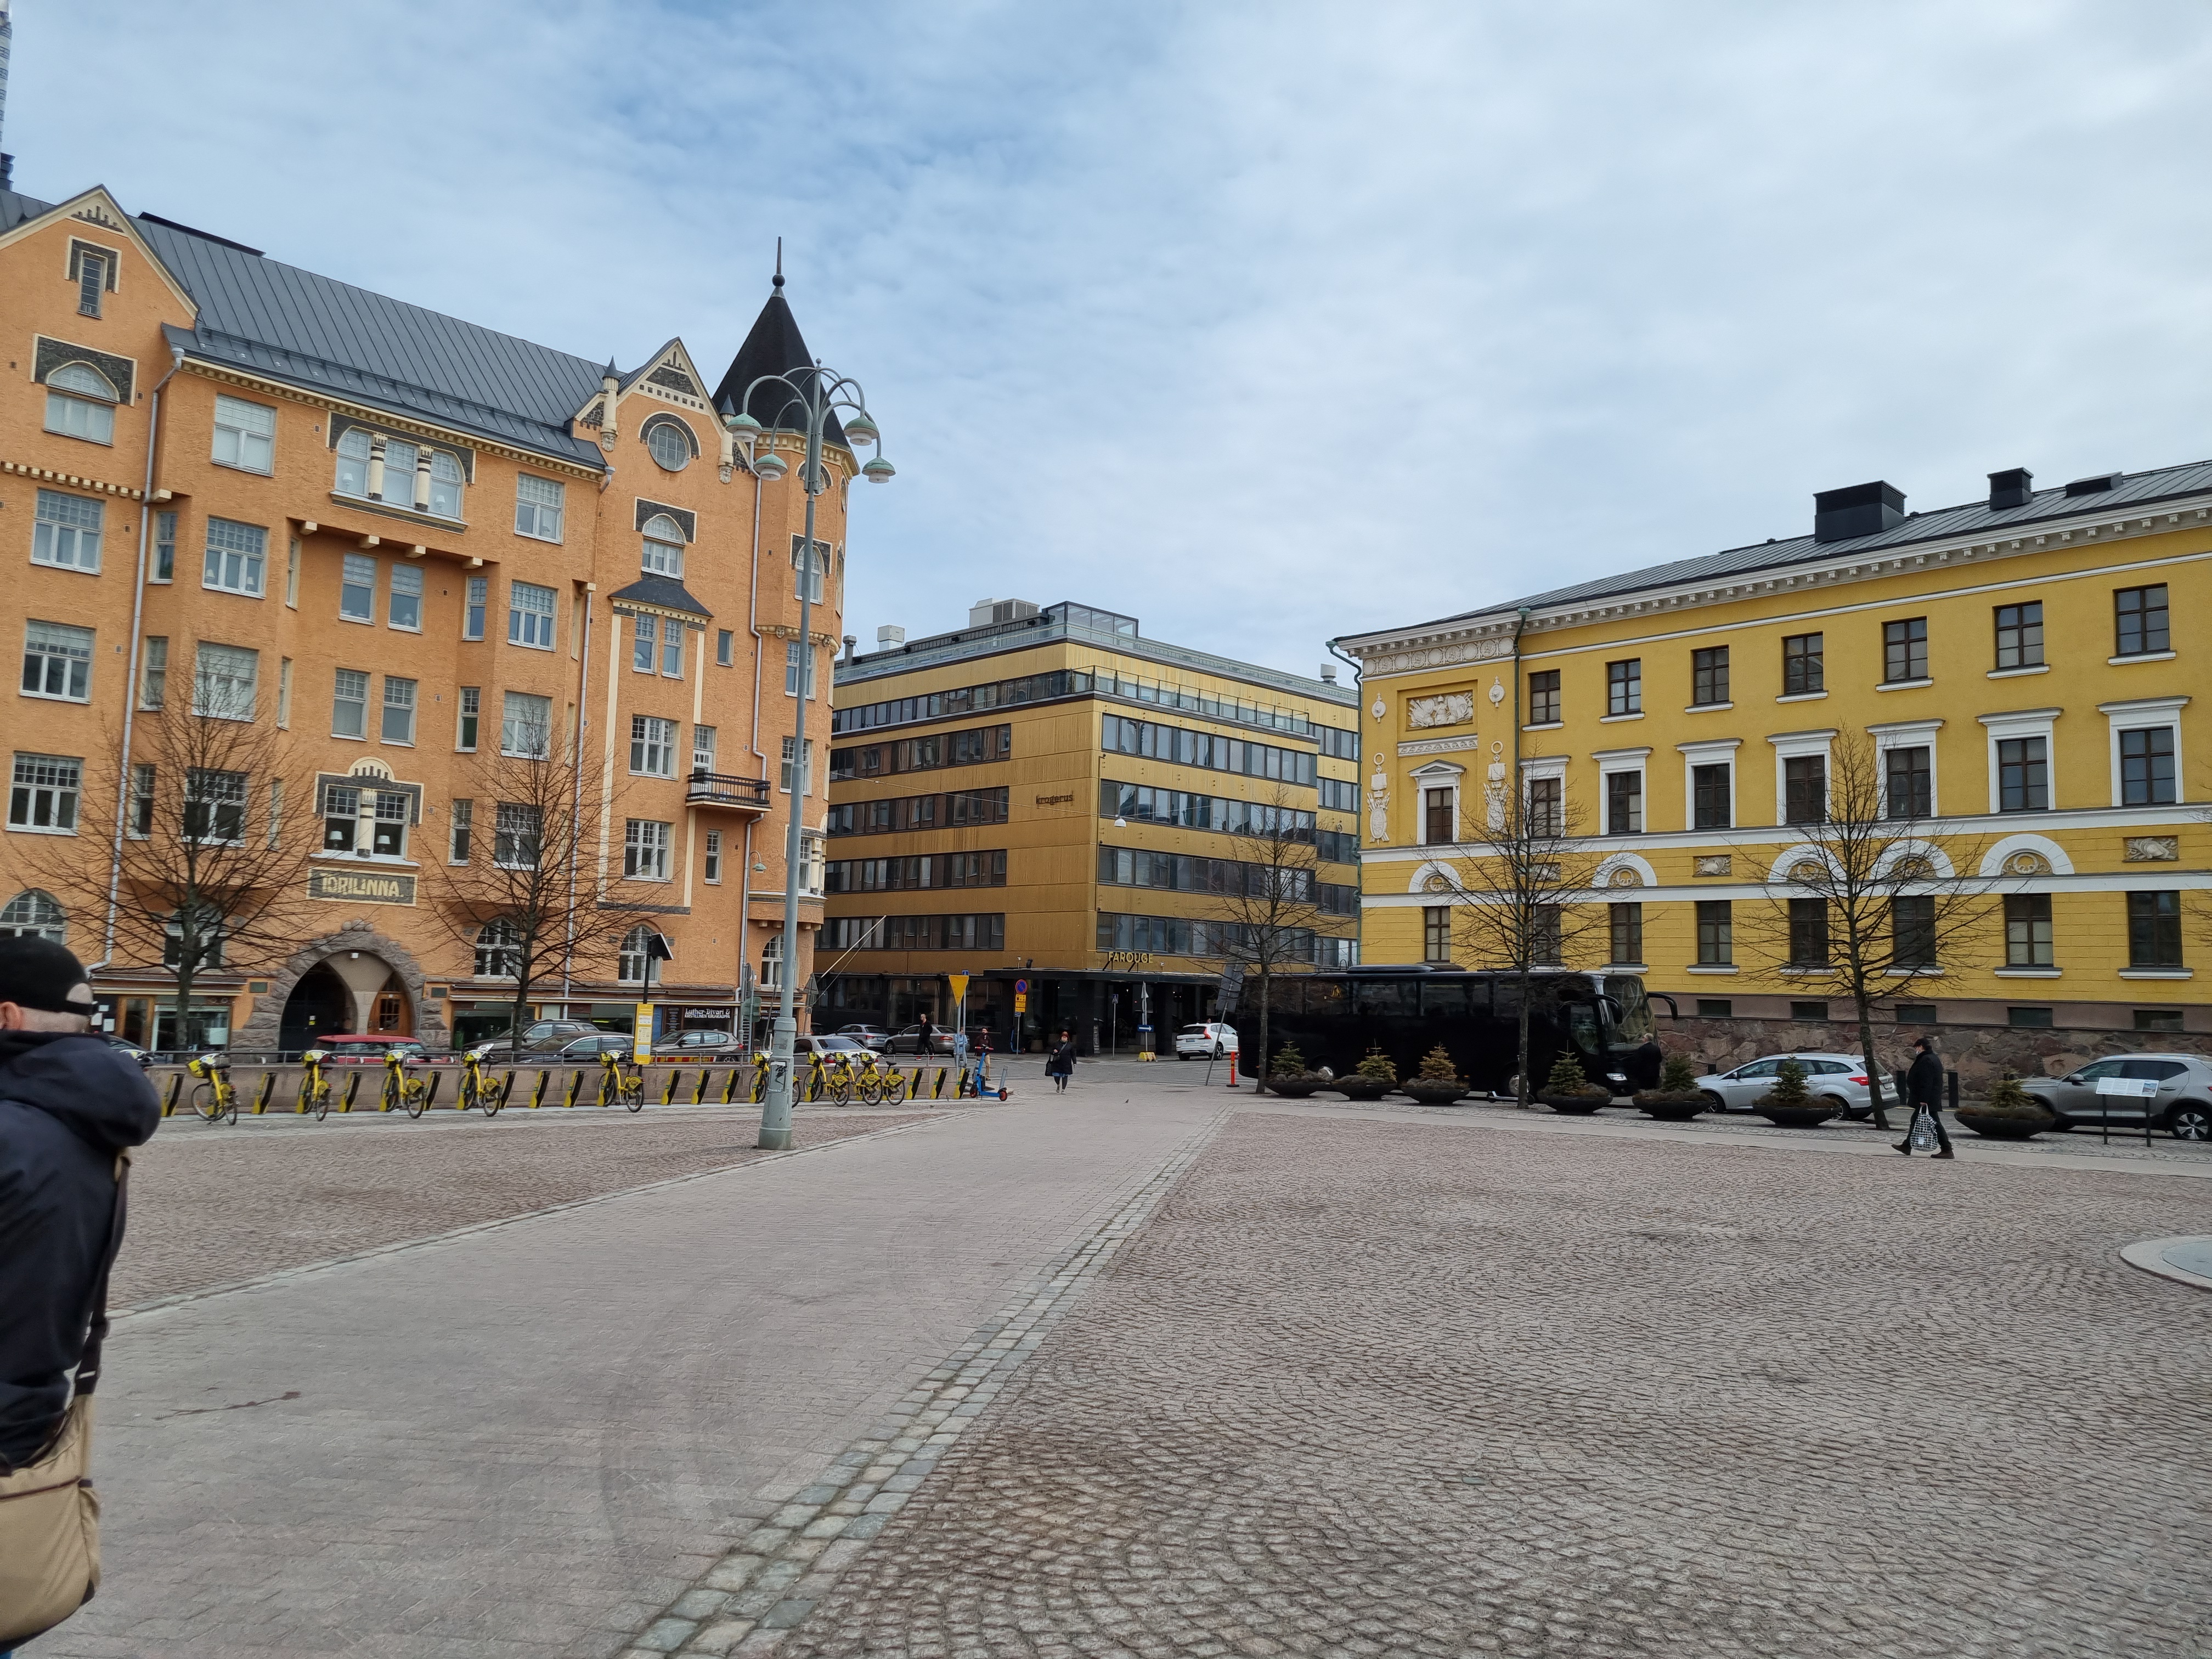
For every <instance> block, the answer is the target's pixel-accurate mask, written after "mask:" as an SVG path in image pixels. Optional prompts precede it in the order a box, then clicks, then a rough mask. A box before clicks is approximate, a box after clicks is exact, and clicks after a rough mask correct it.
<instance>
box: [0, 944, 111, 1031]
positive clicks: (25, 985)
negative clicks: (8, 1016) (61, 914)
mask: <svg viewBox="0 0 2212 1659" xmlns="http://www.w3.org/2000/svg"><path fill="white" fill-rule="evenodd" d="M0 1002H12V1003H15V1005H17V1006H19V1007H23V1008H37V1009H40V1010H42V1011H43V1012H46V1013H50V1014H86V1015H92V1014H96V1013H98V1012H100V1005H99V1004H97V1003H96V1002H94V1000H93V999H92V986H91V983H90V981H88V980H87V979H86V977H85V972H84V964H83V963H81V962H79V961H78V960H77V959H76V956H75V954H74V953H72V952H71V951H69V950H67V949H65V948H64V947H63V946H61V945H57V944H55V943H54V942H53V940H52V939H39V938H35V937H33V936H32V935H30V934H27V933H17V934H15V935H13V936H11V937H7V938H0Z"/></svg>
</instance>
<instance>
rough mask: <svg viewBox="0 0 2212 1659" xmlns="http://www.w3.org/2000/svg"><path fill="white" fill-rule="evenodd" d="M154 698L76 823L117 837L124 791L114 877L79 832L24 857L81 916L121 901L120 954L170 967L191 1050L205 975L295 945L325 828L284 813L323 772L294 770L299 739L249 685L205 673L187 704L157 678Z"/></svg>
mask: <svg viewBox="0 0 2212 1659" xmlns="http://www.w3.org/2000/svg"><path fill="white" fill-rule="evenodd" d="M164 689H166V688H164ZM146 695H147V699H148V701H152V702H160V703H161V704H163V705H165V706H162V707H158V708H152V709H145V708H143V707H142V710H141V712H140V713H139V714H137V718H136V720H135V723H134V730H133V732H132V741H131V762H130V764H129V766H128V767H127V769H125V773H124V775H121V776H119V777H112V778H110V779H109V780H107V781H106V783H105V784H104V785H103V786H101V787H96V788H94V789H93V790H89V791H88V792H87V799H86V801H85V807H86V810H85V811H83V812H82V815H81V819H80V822H81V823H82V825H83V826H84V827H85V828H87V829H89V828H91V827H92V826H94V825H98V826H99V827H100V829H102V830H106V831H109V832H111V833H112V827H113V825H114V823H115V821H116V820H115V811H116V806H117V805H118V793H119V794H120V797H121V801H120V805H122V808H123V814H124V818H123V838H122V842H121V855H120V859H119V860H118V866H117V867H116V869H115V871H114V874H113V877H112V880H111V873H110V860H108V859H106V858H87V857H85V856H84V848H83V843H82V842H76V841H64V840H61V839H58V838H57V839H55V840H53V841H41V842H36V843H35V844H34V845H33V848H32V849H31V851H30V852H29V854H28V856H27V860H26V862H27V864H28V865H29V866H30V867H31V868H32V870H33V872H35V873H36V878H37V879H38V881H39V882H40V885H42V886H44V887H46V889H47V890H50V891H52V892H54V893H56V894H57V895H58V896H64V898H63V902H64V904H65V906H66V907H67V908H70V910H72V911H74V912H76V913H77V914H79V915H105V913H106V908H107V906H108V904H109V902H111V900H112V902H113V903H114V906H115V942H116V952H117V954H118V955H119V956H121V957H123V958H124V959H125V961H127V962H133V963H138V964H141V965H144V966H149V967H150V966H152V965H153V964H155V963H161V964H162V965H163V966H164V967H166V968H167V969H168V970H169V972H170V973H171V974H172V975H173V981H174V985H175V991H174V1001H175V1010H176V1040H177V1042H179V1044H182V1045H186V1046H190V1045H191V1043H192V1041H193V1039H192V1035H191V1027H190V1010H191V1000H192V988H193V987H194V985H195V984H196V983H197V981H198V979H199V977H200V975H202V974H203V973H204V972H205V971H207V970H209V969H230V970H233V971H236V972H246V973H252V972H254V971H256V970H257V969H265V968H268V967H271V966H273V965H274V964H276V963H279V962H281V961H283V958H285V957H288V956H289V955H290V954H291V953H292V952H293V951H295V950H297V949H298V948H299V942H300V935H301V927H302V924H303V919H304V915H305V912H306V911H307V908H308V901H307V871H308V860H309V858H310V857H311V856H312V854H313V852H314V850H315V846H316V837H315V836H314V834H313V819H312V817H302V818H301V822H300V823H296V824H295V823H292V822H289V821H288V818H287V814H288V813H295V814H301V813H304V811H305V809H306V807H307V805H308V804H309V803H310V802H311V800H312V797H313V776H312V774H304V773H303V774H301V775H298V776H289V775H287V768H288V764H289V746H290V745H289V738H287V736H286V734H285V733H283V732H281V731H279V730H278V729H277V728H276V724H275V723H274V722H273V721H267V720H255V719H254V708H253V702H252V688H251V686H250V685H240V684H237V683H236V682H234V681H232V680H230V679H228V678H222V677H221V676H216V675H207V674H203V675H199V676H197V678H195V681H194V684H193V694H192V696H191V702H190V703H189V704H188V705H186V704H184V703H183V702H182V700H180V699H179V698H177V697H174V696H161V695H159V694H158V693H157V692H155V690H153V686H152V683H149V687H148V688H146Z"/></svg>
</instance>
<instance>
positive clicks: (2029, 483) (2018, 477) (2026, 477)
mask: <svg viewBox="0 0 2212 1659" xmlns="http://www.w3.org/2000/svg"><path fill="white" fill-rule="evenodd" d="M2034 494H2035V474H2033V472H2030V471H2028V470H2027V468H2026V467H2024V466H2008V467H2007V468H2006V469H2005V470H2004V471H2002V472H1992V473H1990V512H1992V513H2002V512H2003V511H2004V510H2005V509H2006V508H2007V507H2026V506H2027V503H2028V499H2029V497H2031V496H2033V495H2034Z"/></svg>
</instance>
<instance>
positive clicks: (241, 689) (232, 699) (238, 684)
mask: <svg viewBox="0 0 2212 1659" xmlns="http://www.w3.org/2000/svg"><path fill="white" fill-rule="evenodd" d="M260 679H261V653H259V652H258V651H252V650H248V649H246V647H242V646H235V645H201V646H200V647H198V648H197V650H196V651H195V652H194V653H192V713H194V714H206V715H210V716H211V717H213V718H214V719H216V720H252V718H253V703H254V695H255V692H256V690H257V689H258V686H259V684H260Z"/></svg>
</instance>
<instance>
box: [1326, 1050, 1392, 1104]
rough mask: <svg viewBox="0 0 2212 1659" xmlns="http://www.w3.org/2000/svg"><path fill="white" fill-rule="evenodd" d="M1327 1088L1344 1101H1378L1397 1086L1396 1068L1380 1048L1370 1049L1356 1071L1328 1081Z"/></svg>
mask: <svg viewBox="0 0 2212 1659" xmlns="http://www.w3.org/2000/svg"><path fill="white" fill-rule="evenodd" d="M1328 1086H1329V1087H1330V1088H1332V1089H1334V1090H1335V1091H1336V1092H1337V1093H1339V1094H1340V1095H1342V1096H1343V1097H1345V1098H1346V1100H1380V1099H1382V1098H1383V1096H1385V1095H1387V1094H1389V1092H1390V1091H1392V1090H1393V1089H1395V1088H1396V1087H1397V1086H1398V1068H1397V1067H1396V1066H1393V1065H1392V1064H1391V1063H1390V1056H1389V1055H1388V1054H1384V1053H1383V1051H1382V1050H1381V1049H1380V1048H1370V1049H1369V1050H1368V1051H1367V1058H1366V1059H1364V1060H1361V1061H1360V1062H1359V1069H1358V1071H1356V1072H1347V1073H1346V1074H1345V1075H1344V1076H1342V1077H1340V1078H1334V1079H1330V1082H1329V1085H1328Z"/></svg>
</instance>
